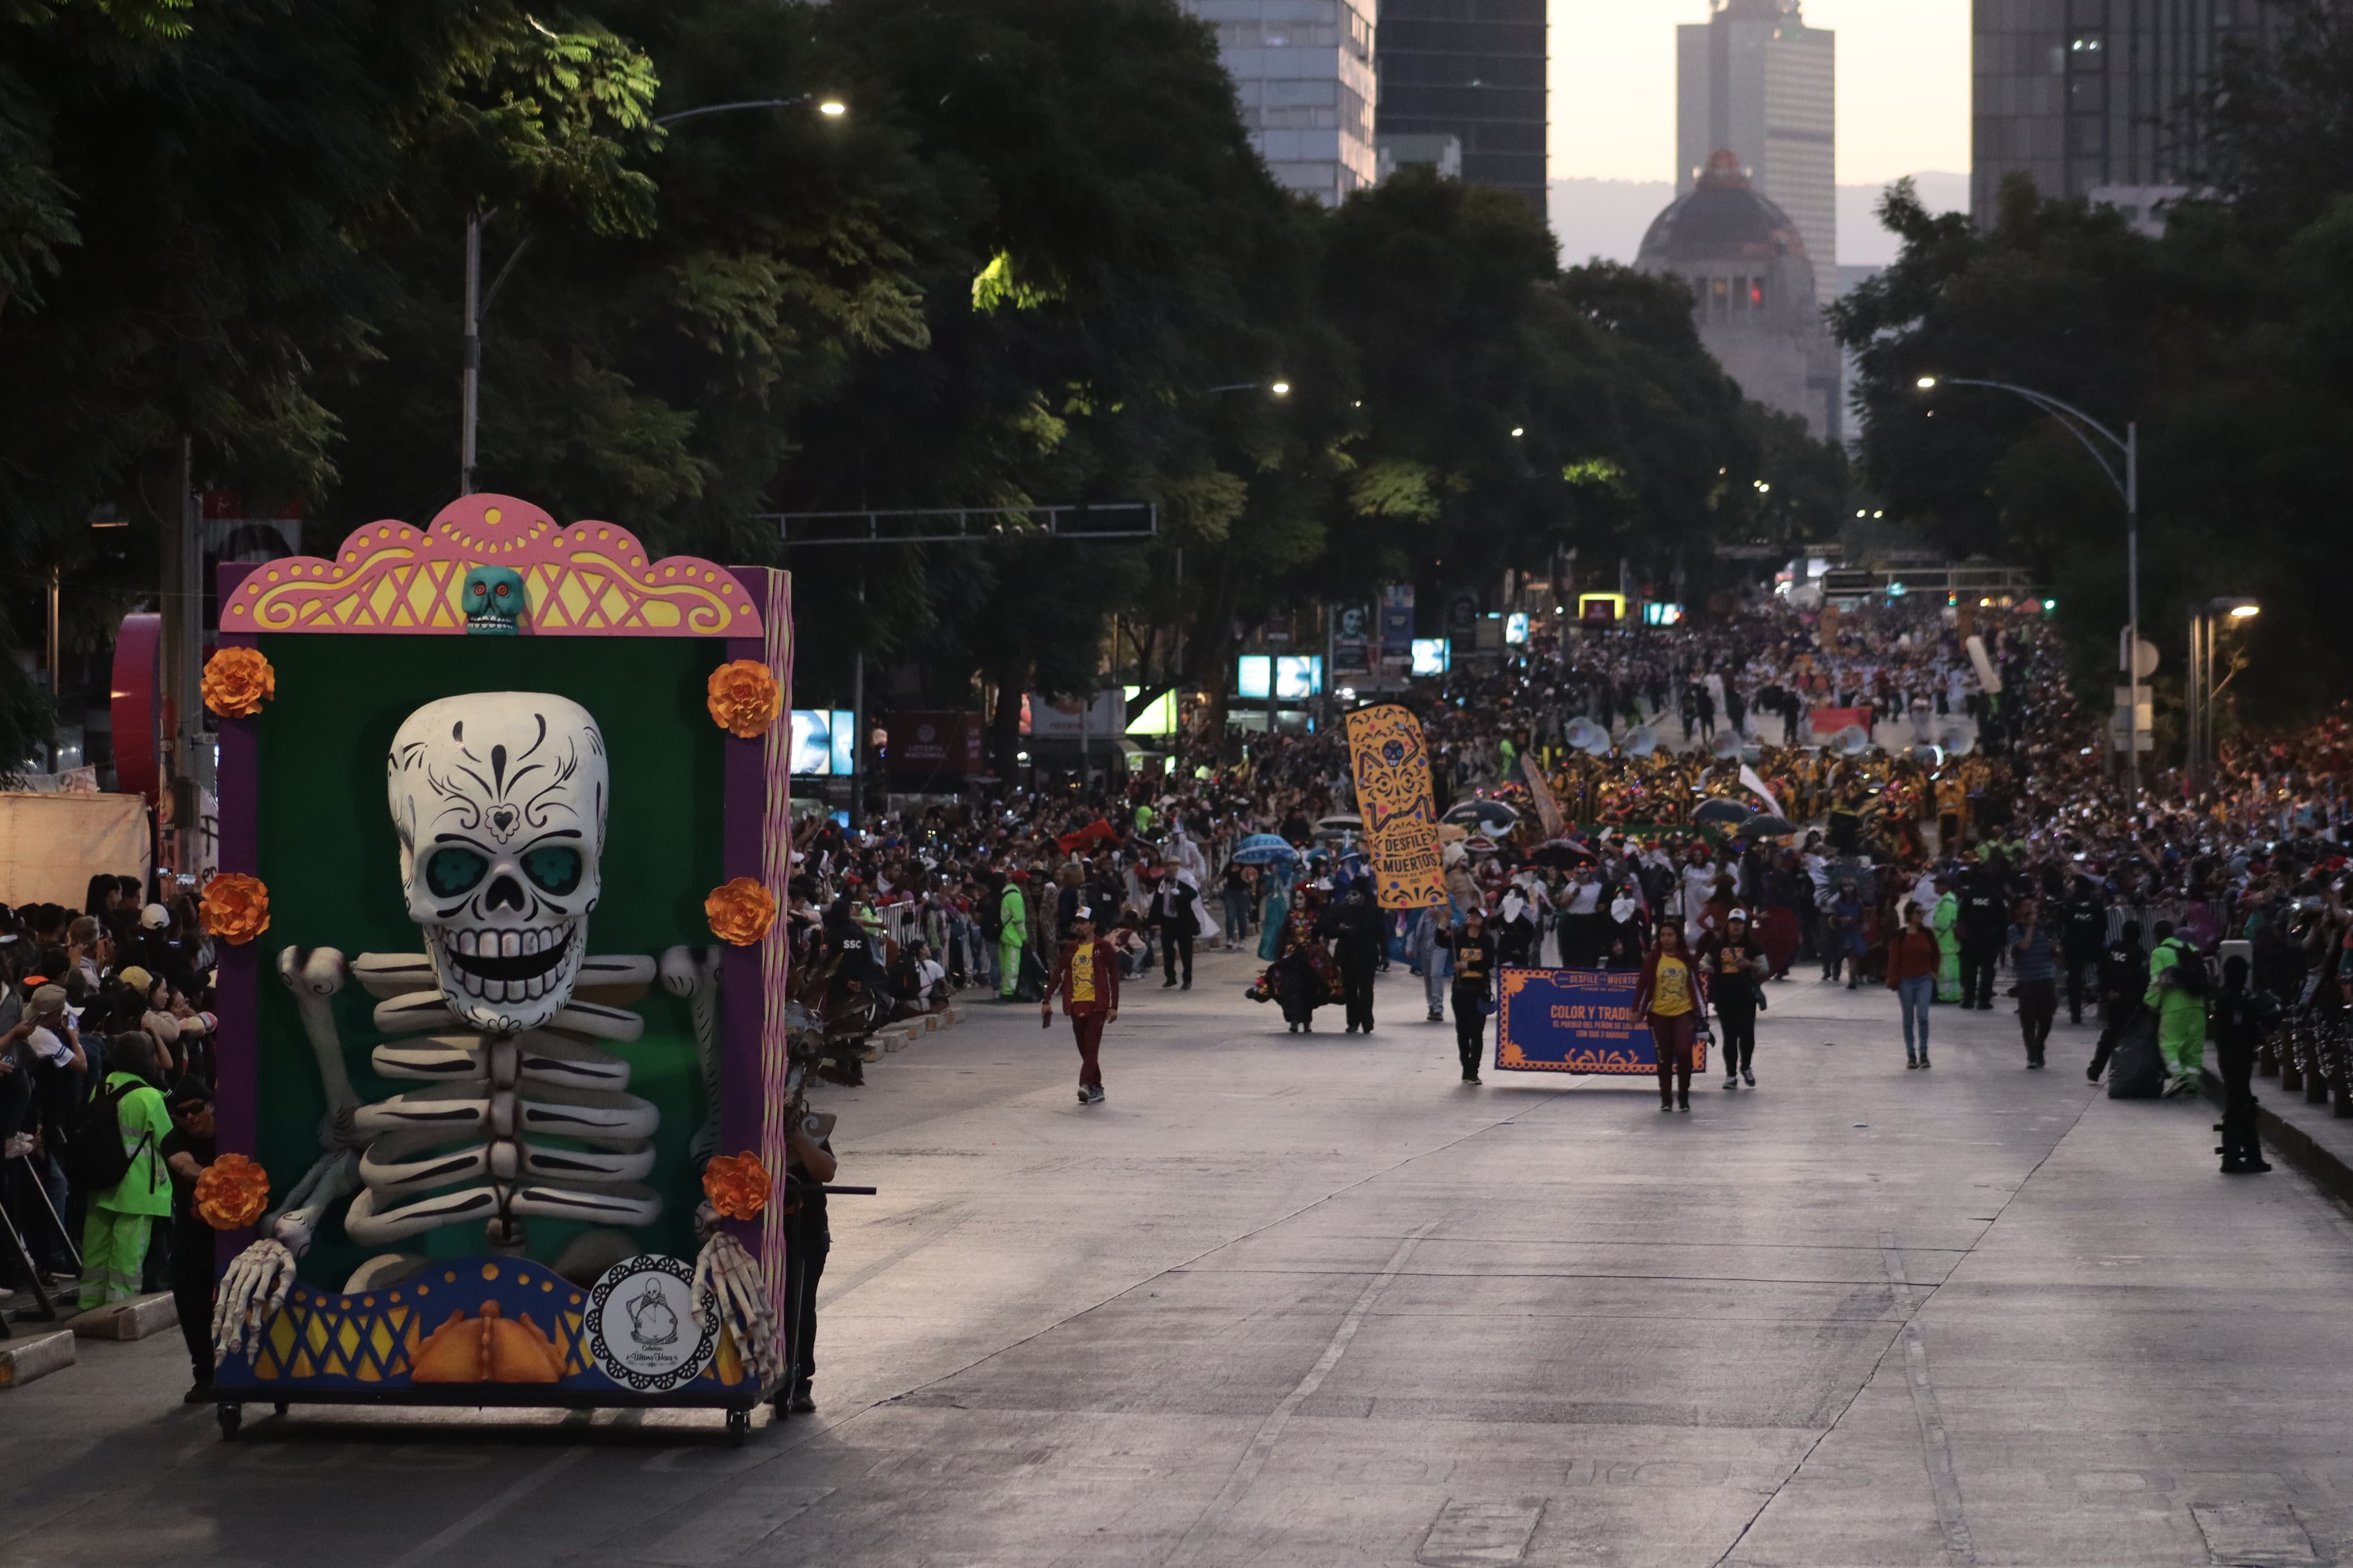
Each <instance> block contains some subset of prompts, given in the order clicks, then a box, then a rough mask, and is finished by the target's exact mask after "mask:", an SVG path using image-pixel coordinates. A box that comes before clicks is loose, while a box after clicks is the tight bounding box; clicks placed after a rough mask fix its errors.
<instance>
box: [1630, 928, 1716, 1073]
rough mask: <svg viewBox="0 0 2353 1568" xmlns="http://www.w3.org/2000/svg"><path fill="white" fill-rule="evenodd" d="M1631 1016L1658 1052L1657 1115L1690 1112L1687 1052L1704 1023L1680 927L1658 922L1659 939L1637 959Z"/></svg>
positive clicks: (1695, 973) (1700, 993) (1703, 1002)
mask: <svg viewBox="0 0 2353 1568" xmlns="http://www.w3.org/2000/svg"><path fill="white" fill-rule="evenodd" d="M1634 1016H1636V1017H1638V1018H1641V1019H1642V1020H1643V1021H1644V1022H1645V1023H1647V1024H1648V1025H1649V1026H1650V1029H1651V1041H1652V1043H1653V1044H1654V1045H1656V1046H1657V1047H1658V1052H1659V1109H1660V1110H1676V1109H1678V1108H1680V1109H1682V1110H1690V1109H1691V1079H1692V1047H1693V1045H1694V1042H1695V1041H1696V1040H1697V1039H1698V1038H1699V1034H1700V1030H1701V1029H1702V1028H1703V1027H1704V1026H1705V1025H1706V1023H1707V993H1706V992H1705V991H1704V990H1702V989H1701V987H1700V982H1699V966H1698V965H1697V964H1695V963H1693V962H1692V955H1691V950H1690V949H1688V948H1686V947H1685V946H1684V945H1683V927H1682V926H1681V925H1679V924H1677V923H1676V922H1675V921H1672V920H1668V921H1660V922H1659V936H1658V940H1657V942H1654V943H1653V944H1652V946H1651V951H1650V952H1648V953H1647V954H1645V955H1644V956H1643V959H1642V978H1641V983H1640V984H1638V985H1636V987H1635V988H1634Z"/></svg>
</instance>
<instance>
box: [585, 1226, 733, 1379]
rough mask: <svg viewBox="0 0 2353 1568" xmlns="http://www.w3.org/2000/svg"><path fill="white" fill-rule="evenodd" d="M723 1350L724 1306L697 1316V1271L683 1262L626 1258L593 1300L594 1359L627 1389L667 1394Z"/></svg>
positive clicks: (596, 1290)
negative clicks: (721, 1315)
mask: <svg viewBox="0 0 2353 1568" xmlns="http://www.w3.org/2000/svg"><path fill="white" fill-rule="evenodd" d="M718 1347H719V1307H718V1303H716V1302H712V1303H710V1304H709V1305H707V1306H706V1307H705V1308H703V1309H702V1310H700V1311H698V1310H696V1308H695V1304H694V1269H693V1268H691V1266H690V1265H688V1264H686V1263H684V1262H682V1261H681V1260H680V1259H678V1258H663V1257H661V1256H659V1254H656V1253H651V1252H645V1253H639V1254H638V1256H637V1257H635V1258H623V1259H622V1260H621V1261H620V1262H618V1263H616V1264H615V1265H613V1267H612V1268H608V1269H607V1270H606V1271H605V1274H604V1278H602V1279H598V1280H597V1281H596V1285H595V1286H594V1287H592V1288H591V1289H590V1290H589V1292H588V1355H589V1359H590V1360H592V1361H593V1362H595V1363H596V1370H597V1371H599V1372H601V1373H604V1374H605V1375H606V1376H607V1377H609V1378H611V1379H612V1380H613V1381H614V1382H615V1383H617V1384H620V1385H621V1386H622V1387H624V1388H634V1389H636V1390H637V1391H638V1393H640V1394H647V1393H651V1394H667V1393H668V1392H670V1390H671V1389H673V1388H676V1387H678V1386H679V1385H680V1384H683V1383H688V1382H691V1381H692V1380H693V1378H694V1376H695V1374H696V1373H700V1372H701V1371H702V1369H703V1368H704V1367H705V1366H707V1365H709V1364H710V1362H711V1355H712V1352H713V1351H715V1350H716V1349H718Z"/></svg>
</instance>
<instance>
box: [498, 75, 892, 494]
mask: <svg viewBox="0 0 2353 1568" xmlns="http://www.w3.org/2000/svg"><path fill="white" fill-rule="evenodd" d="M812 100H818V95H817V94H816V93H813V92H805V93H802V94H800V95H799V96H798V97H797V98H747V99H744V100H742V101H740V102H736V103H706V104H703V105H702V106H700V107H699V108H695V109H681V110H678V111H677V112H676V113H675V114H658V115H656V116H655V117H654V119H653V121H652V123H654V124H656V125H676V124H677V123H678V122H679V121H681V120H698V119H701V118H702V116H703V115H706V114H727V113H732V112H733V111H734V110H743V109H793V108H797V107H798V106H799V105H801V104H804V103H807V102H810V101H812ZM817 107H818V113H819V114H822V115H824V116H826V117H827V118H828V119H829V120H833V119H839V118H840V117H841V116H842V115H844V114H846V113H848V112H849V108H848V106H847V105H845V104H844V103H843V102H842V101H841V100H839V99H838V98H828V99H824V100H818V105H817ZM500 211H501V209H500V208H498V207H492V208H491V210H490V211H488V212H480V211H475V212H471V213H469V214H467V215H466V303H465V321H464V323H463V326H464V333H465V337H464V348H463V353H462V357H461V358H460V360H459V364H460V366H461V369H460V372H459V375H460V382H461V390H460V395H459V415H458V493H459V495H461V496H462V495H471V494H472V493H473V489H474V430H475V426H476V425H477V423H478V420H479V416H480V412H481V378H482V318H483V317H484V316H485V315H487V314H489V313H490V309H491V300H495V299H497V298H498V295H499V286H500V285H501V284H502V283H504V282H505V281H506V280H507V277H508V275H509V274H510V273H512V271H514V266H515V263H516V262H518V261H520V260H522V253H523V252H524V251H526V250H528V249H530V248H531V242H532V238H533V237H532V236H530V235H528V234H526V235H524V236H523V237H522V238H521V239H519V240H517V241H515V247H514V249H513V250H512V251H510V252H509V253H508V254H507V258H506V261H505V263H504V264H503V265H502V266H501V267H500V268H499V274H498V276H497V277H495V278H493V279H491V286H490V288H488V289H484V288H483V287H482V230H483V229H484V228H485V227H487V226H489V224H490V222H491V219H492V218H494V217H496V216H499V213H500Z"/></svg>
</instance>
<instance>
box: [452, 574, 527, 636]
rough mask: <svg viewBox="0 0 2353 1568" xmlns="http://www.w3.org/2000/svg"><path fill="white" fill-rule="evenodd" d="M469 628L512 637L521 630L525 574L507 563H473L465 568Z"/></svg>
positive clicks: (484, 633)
mask: <svg viewBox="0 0 2353 1568" xmlns="http://www.w3.org/2000/svg"><path fill="white" fill-rule="evenodd" d="M464 598H465V605H466V630H467V631H469V632H471V633H477V634H479V635H480V636H483V637H517V636H520V635H521V634H522V612H523V600H522V574H521V573H520V572H517V571H514V570H513V569H512V568H511V567H506V566H472V567H469V568H467V571H466V586H465V591H464Z"/></svg>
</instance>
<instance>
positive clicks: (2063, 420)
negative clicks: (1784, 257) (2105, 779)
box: [1915, 375, 2140, 796]
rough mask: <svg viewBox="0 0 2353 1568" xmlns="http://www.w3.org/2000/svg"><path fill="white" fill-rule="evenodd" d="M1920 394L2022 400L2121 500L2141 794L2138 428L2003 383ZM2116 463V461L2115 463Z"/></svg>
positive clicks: (2132, 732)
mask: <svg viewBox="0 0 2353 1568" xmlns="http://www.w3.org/2000/svg"><path fill="white" fill-rule="evenodd" d="M1915 384H1916V385H1917V386H1918V387H1919V389H1920V390H1921V391H1923V392H1932V391H1934V390H1936V388H1937V387H1938V386H1989V387H1991V388H1993V389H1994V390H1995V391H1997V392H2008V393H2012V394H2015V395H2018V396H2020V397H2023V398H2024V399H2026V401H2027V402H2029V403H2031V404H2032V405H2034V406H2035V407H2037V408H2040V409H2041V410H2042V412H2043V413H2045V414H2048V415H2049V416H2051V417H2052V418H2053V419H2055V420H2057V421H2058V422H2059V423H2060V424H2061V425H2062V426H2064V427H2065V428H2066V430H2067V432H2068V434H2070V435H2072V436H2073V437H2075V439H2076V440H2078V441H2080V442H2082V443H2083V445H2084V450H2085V451H2086V452H2089V453H2090V454H2091V455H2092V460H2093V461H2094V462H2095V463H2097V464H2099V465H2100V472H2102V473H2104V474H2105V475H2107V476H2108V482H2109V483H2110V484H2112V485H2114V486H2116V492H2117V493H2118V494H2119V495H2121V496H2123V497H2124V502H2125V652H2124V659H2123V663H2124V670H2125V693H2126V698H2127V699H2128V700H2127V701H2126V703H2125V711H2126V721H2125V722H2126V732H2125V742H2126V744H2125V765H2126V768H2127V770H2128V777H2129V779H2130V781H2131V785H2132V791H2133V794H2134V795H2136V796H2137V795H2139V794H2140V703H2139V701H2138V697H2139V692H2138V687H2139V685H2140V668H2139V665H2140V425H2139V423H2138V421H2136V420H2127V421H2126V423H2125V433H2124V434H2123V435H2121V436H2119V435H2117V434H2116V432H2115V431H2114V430H2111V429H2109V428H2108V427H2107V426H2105V425H2103V424H2101V423H2100V422H2099V421H2098V420H2096V419H2094V418H2093V417H2092V416H2090V415H2088V414H2086V413H2084V411H2083V410H2082V409H2080V408H2078V407H2076V406H2075V405H2073V404H2072V403H2063V402H2061V401H2060V400H2059V399H2058V398H2055V397H2053V396H2052V395H2050V394H2049V393H2047V392H2037V391H2035V390H2034V389H2033V388H2031V387H2026V386H2018V385H2015V384H2011V383H2010V382H2007V381H1981V380H1978V379H1976V378H1973V377H1969V376H1959V375H1944V376H1938V375H1924V376H1922V377H1920V378H1919V380H1918V381H1917V382H1916V383H1915ZM2094 436H2096V437H2099V438H2100V439H2101V440H2103V441H2105V442H2106V443H2107V444H2108V446H2109V447H2112V448H2114V450H2115V452H2116V458H2110V457H2109V455H2108V453H2107V452H2105V451H2103V450H2101V448H2100V447H2097V446H2095V445H2094V443H2093V440H2092V437H2094ZM2118 459H2120V461H2119V460H2118Z"/></svg>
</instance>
